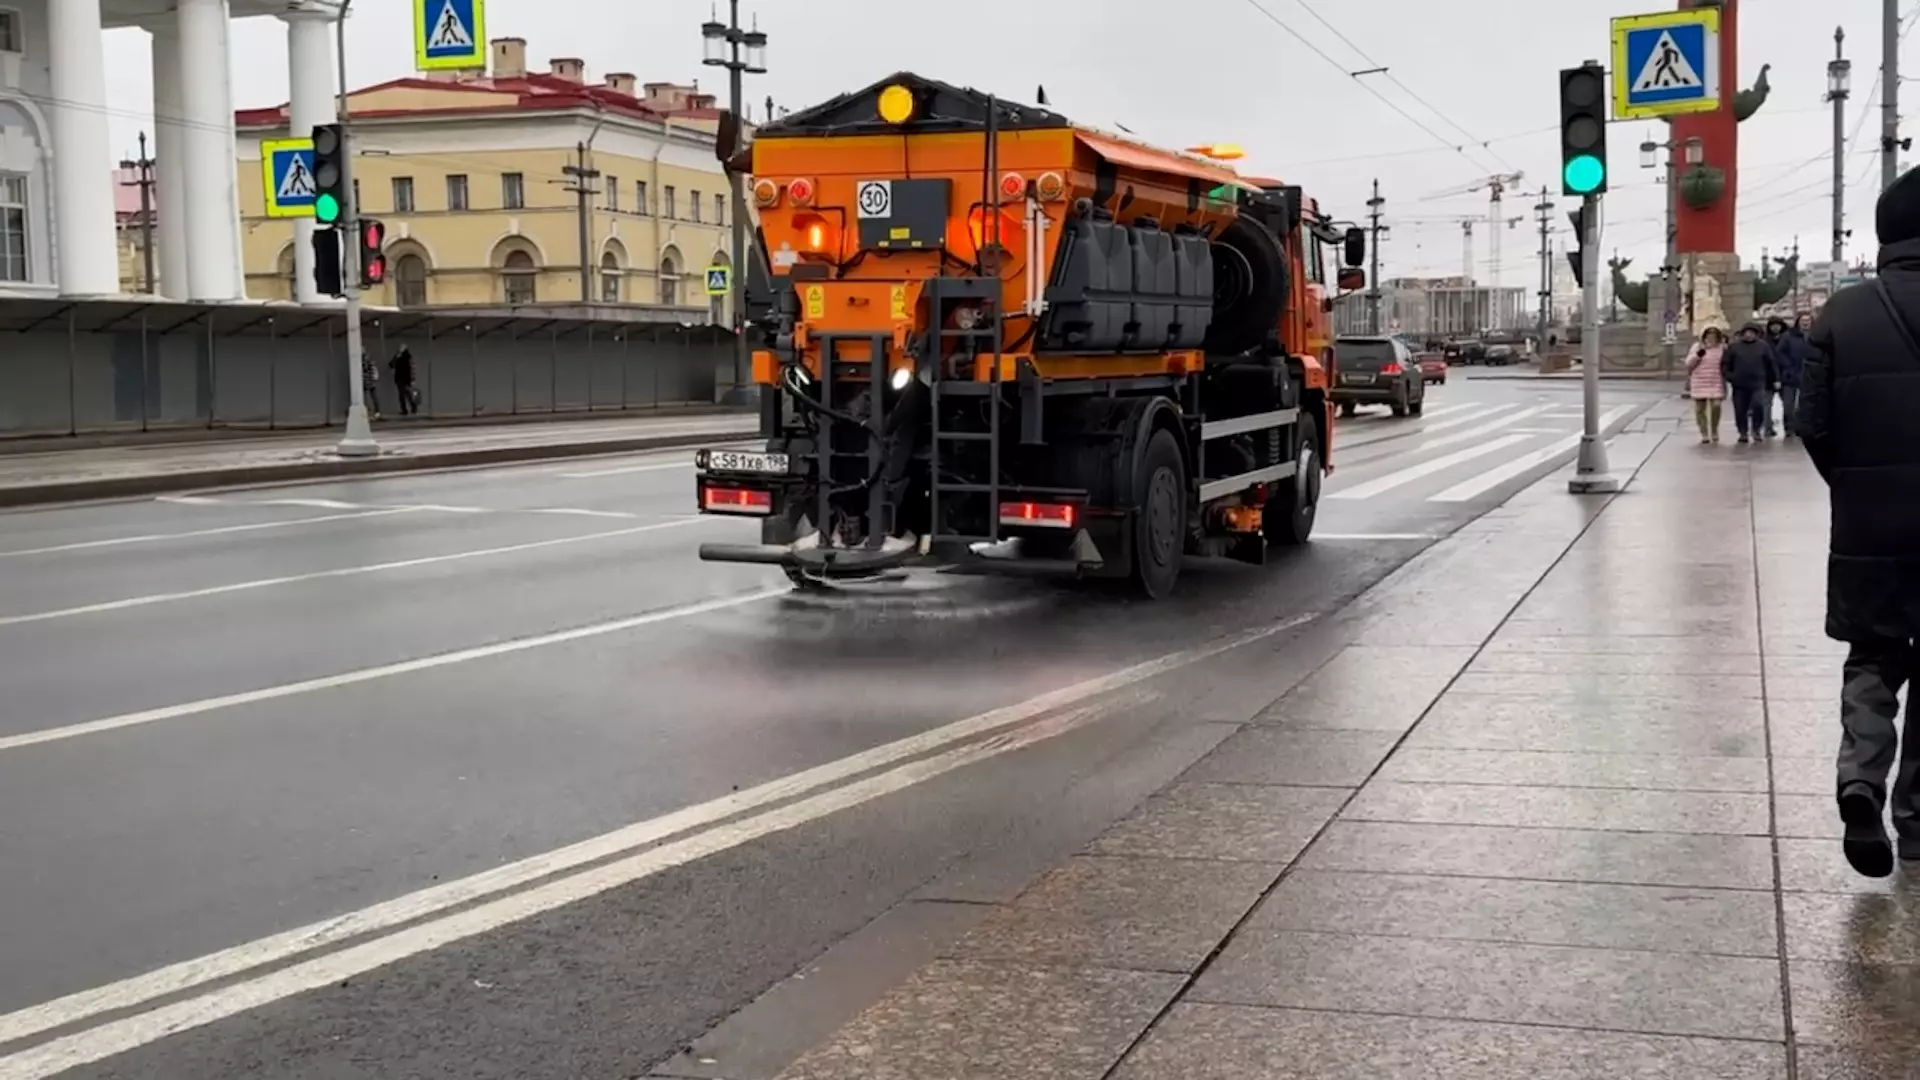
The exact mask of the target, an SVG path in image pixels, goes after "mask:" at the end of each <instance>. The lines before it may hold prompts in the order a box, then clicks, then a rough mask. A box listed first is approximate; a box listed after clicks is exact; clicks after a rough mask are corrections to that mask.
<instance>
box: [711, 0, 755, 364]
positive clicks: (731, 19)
mask: <svg viewBox="0 0 1920 1080" xmlns="http://www.w3.org/2000/svg"><path fill="white" fill-rule="evenodd" d="M727 8H728V21H727V22H724V23H723V22H720V21H719V19H718V18H717V17H714V18H709V19H708V20H707V21H706V22H705V23H704V24H702V25H701V27H700V36H701V38H702V39H703V40H704V41H705V43H706V58H705V60H704V61H703V62H704V63H705V64H706V65H707V66H708V67H723V68H726V69H727V76H728V78H727V82H728V86H727V108H728V109H730V110H731V111H732V112H733V115H734V119H735V120H737V121H740V122H741V125H742V126H743V127H744V126H745V118H744V117H743V116H742V114H741V108H742V98H743V96H744V89H743V87H742V86H741V83H742V82H743V81H744V80H743V77H744V76H746V75H765V74H766V73H767V35H766V34H764V33H762V32H761V31H760V28H759V25H758V23H756V24H755V25H754V26H753V27H752V28H751V29H742V28H741V26H740V0H727ZM727 192H728V195H729V201H731V203H732V204H733V211H732V213H733V251H732V255H731V256H730V258H729V265H728V270H727V288H728V292H729V293H730V294H731V296H730V297H729V306H730V307H731V308H732V311H733V314H732V318H731V320H730V321H731V322H732V323H733V388H732V391H731V393H733V394H738V393H740V392H741V388H742V387H743V386H744V385H745V381H746V373H747V322H746V312H747V197H746V191H745V189H744V188H743V186H742V184H741V178H740V173H739V172H738V171H737V170H734V169H728V170H727Z"/></svg>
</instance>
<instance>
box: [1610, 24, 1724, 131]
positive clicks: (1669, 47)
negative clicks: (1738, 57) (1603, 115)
mask: <svg viewBox="0 0 1920 1080" xmlns="http://www.w3.org/2000/svg"><path fill="white" fill-rule="evenodd" d="M1719 107H1720V9H1719V8H1716V7H1696V8H1688V9H1686V10H1684V11H1662V12H1657V13H1655V14H1652V15H1627V16H1623V17H1621V18H1617V19H1614V20H1613V118H1614V119H1615V120H1636V119H1641V118H1645V117H1655V116H1675V115H1678V114H1680V113H1692V112H1712V111H1714V110H1715V109H1718V108H1719Z"/></svg>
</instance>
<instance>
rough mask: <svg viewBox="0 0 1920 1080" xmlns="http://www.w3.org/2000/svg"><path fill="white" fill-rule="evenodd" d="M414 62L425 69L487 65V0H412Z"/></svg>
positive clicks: (467, 67)
mask: <svg viewBox="0 0 1920 1080" xmlns="http://www.w3.org/2000/svg"><path fill="white" fill-rule="evenodd" d="M412 3H413V63H414V67H416V68H418V69H419V70H421V71H461V70H472V69H481V70H484V69H485V68H486V66H487V0H412Z"/></svg>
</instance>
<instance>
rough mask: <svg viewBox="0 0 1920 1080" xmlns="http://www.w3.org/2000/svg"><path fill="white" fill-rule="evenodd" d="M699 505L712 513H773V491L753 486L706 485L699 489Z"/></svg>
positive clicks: (760, 514)
mask: <svg viewBox="0 0 1920 1080" xmlns="http://www.w3.org/2000/svg"><path fill="white" fill-rule="evenodd" d="M700 507H701V509H703V510H706V511H707V512H708V513H713V514H754V515H758V516H765V515H767V514H771V513H773V492H771V491H760V490H757V489H755V488H730V487H707V488H702V489H701V491H700Z"/></svg>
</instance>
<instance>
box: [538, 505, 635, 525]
mask: <svg viewBox="0 0 1920 1080" xmlns="http://www.w3.org/2000/svg"><path fill="white" fill-rule="evenodd" d="M526 513H529V514H557V515H560V516H562V517H591V518H621V519H624V520H627V521H631V520H633V519H634V518H637V517H639V516H640V515H639V514H629V513H627V512H626V511H624V510H584V509H577V508H575V507H571V506H556V507H547V508H542V509H539V510H528V511H526Z"/></svg>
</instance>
